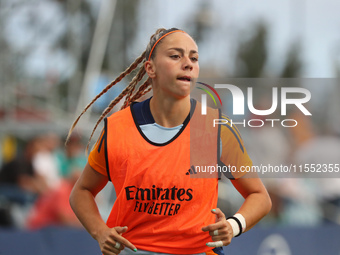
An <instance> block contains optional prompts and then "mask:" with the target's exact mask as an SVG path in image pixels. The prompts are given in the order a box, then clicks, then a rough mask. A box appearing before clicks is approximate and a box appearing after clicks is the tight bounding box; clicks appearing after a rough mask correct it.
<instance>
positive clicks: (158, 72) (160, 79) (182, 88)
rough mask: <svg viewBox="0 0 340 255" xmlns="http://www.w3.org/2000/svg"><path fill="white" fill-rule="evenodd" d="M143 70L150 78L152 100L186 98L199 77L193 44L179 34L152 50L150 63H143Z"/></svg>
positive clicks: (196, 51) (184, 34)
mask: <svg viewBox="0 0 340 255" xmlns="http://www.w3.org/2000/svg"><path fill="white" fill-rule="evenodd" d="M145 69H146V71H147V73H148V75H149V77H150V78H152V85H153V90H154V96H157V95H159V94H161V95H163V96H170V97H174V98H178V99H180V98H183V97H187V96H188V95H189V94H190V89H191V84H195V80H196V79H197V77H198V74H199V65H198V48H197V45H196V43H195V41H194V40H193V39H192V38H191V37H190V36H189V35H188V34H186V33H182V32H176V33H172V34H170V35H168V36H166V37H164V38H163V39H162V41H161V42H160V43H159V45H157V47H156V48H155V57H154V59H152V60H150V61H147V62H146V64H145Z"/></svg>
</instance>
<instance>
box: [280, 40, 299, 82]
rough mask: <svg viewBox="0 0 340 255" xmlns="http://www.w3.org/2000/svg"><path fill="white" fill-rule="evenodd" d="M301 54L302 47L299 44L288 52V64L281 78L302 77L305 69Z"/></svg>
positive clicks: (295, 43)
mask: <svg viewBox="0 0 340 255" xmlns="http://www.w3.org/2000/svg"><path fill="white" fill-rule="evenodd" d="M300 52H301V45H300V44H299V43H298V42H294V43H293V44H292V45H291V47H290V48H289V50H288V52H287V57H286V62H285V65H284V67H283V69H282V72H281V75H280V77H282V78H294V77H299V76H300V74H301V71H302V68H303V66H302V65H303V64H302V60H301V55H300Z"/></svg>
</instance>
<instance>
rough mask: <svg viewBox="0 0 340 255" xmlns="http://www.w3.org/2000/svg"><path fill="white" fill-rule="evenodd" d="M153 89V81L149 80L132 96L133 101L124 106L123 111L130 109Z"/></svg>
mask: <svg viewBox="0 0 340 255" xmlns="http://www.w3.org/2000/svg"><path fill="white" fill-rule="evenodd" d="M151 89H152V87H151V79H150V78H148V79H147V80H146V81H145V82H144V83H143V84H142V85H141V86H140V87H139V89H138V91H137V92H136V93H135V94H134V95H133V96H132V98H131V100H130V101H129V102H128V103H127V104H126V105H123V106H122V108H121V109H124V108H126V107H128V106H129V105H130V104H131V103H132V102H134V101H136V100H137V99H139V98H140V97H142V96H144V95H145V94H146V93H148V92H149V91H150V90H151Z"/></svg>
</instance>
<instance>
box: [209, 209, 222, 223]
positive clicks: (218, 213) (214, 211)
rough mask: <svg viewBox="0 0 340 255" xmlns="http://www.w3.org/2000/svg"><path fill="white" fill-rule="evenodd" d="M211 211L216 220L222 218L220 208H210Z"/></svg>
mask: <svg viewBox="0 0 340 255" xmlns="http://www.w3.org/2000/svg"><path fill="white" fill-rule="evenodd" d="M211 212H212V213H213V214H215V216H216V222H218V221H221V220H224V219H225V215H224V213H223V212H222V211H221V209H220V208H216V209H212V210H211Z"/></svg>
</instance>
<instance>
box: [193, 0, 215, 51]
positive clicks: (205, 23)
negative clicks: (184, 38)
mask: <svg viewBox="0 0 340 255" xmlns="http://www.w3.org/2000/svg"><path fill="white" fill-rule="evenodd" d="M213 27H214V13H213V10H212V4H211V2H208V1H205V0H203V1H201V2H200V4H199V7H198V9H197V10H196V12H195V15H194V18H193V19H192V17H190V20H189V22H188V31H189V34H192V35H195V41H196V43H197V45H200V44H201V43H202V42H203V41H204V38H207V33H208V32H209V31H211V30H212V29H213Z"/></svg>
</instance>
